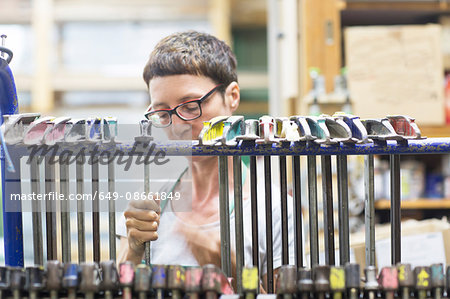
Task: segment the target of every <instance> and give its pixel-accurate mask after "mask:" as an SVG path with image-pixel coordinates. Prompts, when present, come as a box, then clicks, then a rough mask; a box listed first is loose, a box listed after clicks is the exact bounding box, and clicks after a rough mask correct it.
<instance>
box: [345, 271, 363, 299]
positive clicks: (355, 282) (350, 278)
mask: <svg viewBox="0 0 450 299" xmlns="http://www.w3.org/2000/svg"><path fill="white" fill-rule="evenodd" d="M359 273H360V272H359V264H353V263H347V264H346V265H345V286H346V288H347V290H348V293H349V296H348V298H349V299H356V298H359V288H360V278H359Z"/></svg>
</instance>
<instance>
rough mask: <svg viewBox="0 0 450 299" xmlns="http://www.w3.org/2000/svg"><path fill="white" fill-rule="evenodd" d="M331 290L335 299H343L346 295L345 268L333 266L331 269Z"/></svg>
mask: <svg viewBox="0 0 450 299" xmlns="http://www.w3.org/2000/svg"><path fill="white" fill-rule="evenodd" d="M330 290H331V292H332V293H333V299H343V298H344V297H343V296H342V294H343V293H345V290H346V289H345V268H344V267H339V266H332V267H331V268H330Z"/></svg>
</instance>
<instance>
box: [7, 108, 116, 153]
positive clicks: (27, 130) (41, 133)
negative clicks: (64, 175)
mask: <svg viewBox="0 0 450 299" xmlns="http://www.w3.org/2000/svg"><path fill="white" fill-rule="evenodd" d="M3 120H4V122H3V124H2V126H1V130H2V132H3V136H4V139H5V142H6V144H9V145H13V144H25V145H34V144H35V145H41V144H45V145H54V144H56V143H57V142H68V143H73V142H79V141H87V142H115V138H116V137H117V118H115V117H104V118H100V117H92V118H71V117H65V116H63V117H52V116H47V117H40V114H39V113H22V114H13V115H4V116H3Z"/></svg>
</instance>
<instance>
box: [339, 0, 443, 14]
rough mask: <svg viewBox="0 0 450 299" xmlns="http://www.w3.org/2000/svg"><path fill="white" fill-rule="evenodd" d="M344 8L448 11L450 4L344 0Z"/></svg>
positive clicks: (441, 2) (439, 2)
mask: <svg viewBox="0 0 450 299" xmlns="http://www.w3.org/2000/svg"><path fill="white" fill-rule="evenodd" d="M342 2H343V4H342V8H343V9H355V10H358V9H380V10H412V11H414V10H416V11H431V12H448V11H449V9H450V4H449V3H448V2H444V1H433V2H432V1H421V2H419V1H392V0H391V1H374V0H347V1H342Z"/></svg>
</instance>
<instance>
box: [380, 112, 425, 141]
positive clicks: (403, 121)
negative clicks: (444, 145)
mask: <svg viewBox="0 0 450 299" xmlns="http://www.w3.org/2000/svg"><path fill="white" fill-rule="evenodd" d="M386 118H387V119H388V120H389V122H390V124H391V125H392V127H393V128H394V130H395V133H397V134H398V135H400V136H403V138H405V139H425V138H426V137H422V134H421V133H420V129H419V127H418V126H417V124H416V123H415V119H414V118H411V117H409V116H405V115H388V116H386Z"/></svg>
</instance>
